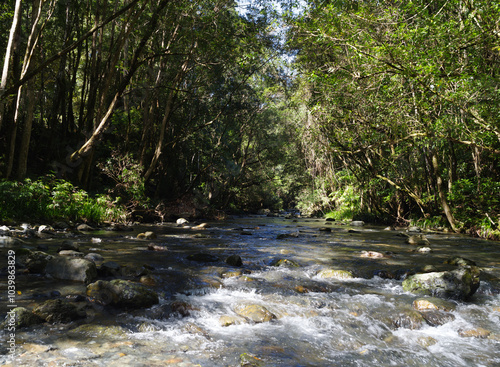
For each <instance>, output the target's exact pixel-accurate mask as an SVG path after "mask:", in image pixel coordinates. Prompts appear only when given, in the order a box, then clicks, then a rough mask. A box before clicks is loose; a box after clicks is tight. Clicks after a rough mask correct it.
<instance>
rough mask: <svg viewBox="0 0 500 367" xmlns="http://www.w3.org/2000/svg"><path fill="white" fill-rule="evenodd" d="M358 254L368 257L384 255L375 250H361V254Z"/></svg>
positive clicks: (378, 257)
mask: <svg viewBox="0 0 500 367" xmlns="http://www.w3.org/2000/svg"><path fill="white" fill-rule="evenodd" d="M359 256H360V257H367V258H370V259H380V258H384V257H386V255H384V254H383V253H381V252H377V251H361V254H360V255H359Z"/></svg>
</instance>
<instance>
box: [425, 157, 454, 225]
mask: <svg viewBox="0 0 500 367" xmlns="http://www.w3.org/2000/svg"><path fill="white" fill-rule="evenodd" d="M432 167H433V168H434V175H435V177H436V186H437V190H438V195H439V200H440V202H441V207H442V208H443V210H444V214H445V215H446V219H448V223H450V226H451V228H452V229H453V230H454V231H455V232H459V231H460V229H459V228H458V222H457V221H456V219H455V217H454V216H453V213H452V212H451V208H450V205H449V204H448V200H447V199H446V193H445V191H444V185H443V179H442V178H441V174H440V173H439V163H438V158H437V155H436V152H433V153H432Z"/></svg>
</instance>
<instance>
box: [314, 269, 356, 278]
mask: <svg viewBox="0 0 500 367" xmlns="http://www.w3.org/2000/svg"><path fill="white" fill-rule="evenodd" d="M316 275H317V276H318V277H320V278H325V279H341V280H342V279H352V278H354V275H352V273H351V272H350V271H348V270H339V269H323V270H320V271H319V272H318V273H317V274H316Z"/></svg>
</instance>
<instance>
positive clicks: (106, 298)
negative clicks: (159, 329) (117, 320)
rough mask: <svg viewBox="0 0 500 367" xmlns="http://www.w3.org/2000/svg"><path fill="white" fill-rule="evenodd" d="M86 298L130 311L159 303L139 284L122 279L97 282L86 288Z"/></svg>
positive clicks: (150, 291)
mask: <svg viewBox="0 0 500 367" xmlns="http://www.w3.org/2000/svg"><path fill="white" fill-rule="evenodd" d="M87 296H88V297H90V298H91V299H92V301H94V302H97V303H99V304H102V305H113V306H117V307H124V308H130V309H137V308H143V307H146V308H147V307H151V306H153V305H155V304H157V303H158V302H159V297H158V294H156V292H154V291H153V290H151V289H149V288H147V287H145V286H144V285H142V284H139V283H133V282H129V281H127V280H123V279H114V280H112V281H110V282H107V281H105V280H98V281H97V282H95V283H92V284H89V285H88V286H87Z"/></svg>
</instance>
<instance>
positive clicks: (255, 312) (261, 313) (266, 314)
mask: <svg viewBox="0 0 500 367" xmlns="http://www.w3.org/2000/svg"><path fill="white" fill-rule="evenodd" d="M234 312H236V313H237V314H238V315H240V316H242V317H244V318H246V319H247V320H250V321H253V322H255V323H262V322H268V321H271V320H273V319H275V318H276V315H274V314H273V313H271V312H270V311H269V310H268V309H267V308H265V307H264V306H261V305H257V304H239V305H237V306H236V307H235V308H234Z"/></svg>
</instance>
